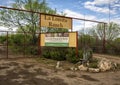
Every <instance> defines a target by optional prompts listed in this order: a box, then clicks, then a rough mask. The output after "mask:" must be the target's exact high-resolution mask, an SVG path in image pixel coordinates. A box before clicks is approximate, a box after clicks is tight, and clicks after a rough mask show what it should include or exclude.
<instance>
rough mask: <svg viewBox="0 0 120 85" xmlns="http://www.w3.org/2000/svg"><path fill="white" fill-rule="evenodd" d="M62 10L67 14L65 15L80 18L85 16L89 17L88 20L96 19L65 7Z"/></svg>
mask: <svg viewBox="0 0 120 85" xmlns="http://www.w3.org/2000/svg"><path fill="white" fill-rule="evenodd" d="M63 12H64V13H66V14H67V15H66V16H67V17H74V18H82V19H84V18H86V19H90V20H95V19H96V17H95V16H93V15H84V14H80V13H77V12H74V11H71V10H69V9H65V10H64V11H63Z"/></svg>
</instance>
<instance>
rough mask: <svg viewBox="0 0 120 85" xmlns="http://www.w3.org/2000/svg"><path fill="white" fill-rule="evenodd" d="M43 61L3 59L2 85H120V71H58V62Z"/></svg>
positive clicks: (1, 64) (0, 81)
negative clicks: (56, 67) (56, 64)
mask: <svg viewBox="0 0 120 85" xmlns="http://www.w3.org/2000/svg"><path fill="white" fill-rule="evenodd" d="M43 61H44V62H43ZM43 61H37V60H36V59H28V58H27V59H26V58H25V59H12V60H5V59H1V60H0V85H120V71H115V72H104V73H88V72H81V71H71V70H67V69H66V70H56V69H55V68H54V67H55V63H56V62H54V61H50V62H48V61H46V60H43ZM63 65H64V64H63Z"/></svg>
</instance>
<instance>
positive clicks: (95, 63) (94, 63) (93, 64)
mask: <svg viewBox="0 0 120 85" xmlns="http://www.w3.org/2000/svg"><path fill="white" fill-rule="evenodd" d="M88 67H90V68H98V59H96V58H92V59H91V61H90V63H89V66H88Z"/></svg>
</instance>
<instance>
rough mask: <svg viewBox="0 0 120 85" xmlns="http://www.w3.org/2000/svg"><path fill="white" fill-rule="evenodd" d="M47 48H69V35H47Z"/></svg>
mask: <svg viewBox="0 0 120 85" xmlns="http://www.w3.org/2000/svg"><path fill="white" fill-rule="evenodd" d="M45 46H58V47H68V46H69V34H68V33H46V34H45Z"/></svg>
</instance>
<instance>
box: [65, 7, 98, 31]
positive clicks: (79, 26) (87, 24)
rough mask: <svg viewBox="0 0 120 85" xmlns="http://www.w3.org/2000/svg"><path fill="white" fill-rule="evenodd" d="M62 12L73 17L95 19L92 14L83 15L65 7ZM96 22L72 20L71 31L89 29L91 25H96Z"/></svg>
mask: <svg viewBox="0 0 120 85" xmlns="http://www.w3.org/2000/svg"><path fill="white" fill-rule="evenodd" d="M64 13H66V14H67V15H66V16H67V17H74V18H81V19H84V18H85V19H89V20H96V17H95V16H93V15H84V14H80V13H77V12H74V11H71V10H69V9H65V10H64ZM96 24H97V23H95V22H89V21H85V22H84V21H81V20H73V31H78V30H81V29H83V28H85V29H87V28H88V29H89V28H91V27H92V26H94V25H96Z"/></svg>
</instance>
